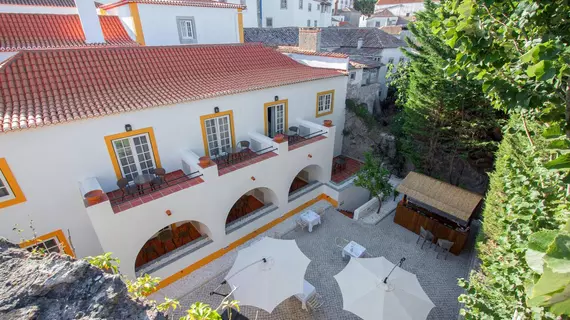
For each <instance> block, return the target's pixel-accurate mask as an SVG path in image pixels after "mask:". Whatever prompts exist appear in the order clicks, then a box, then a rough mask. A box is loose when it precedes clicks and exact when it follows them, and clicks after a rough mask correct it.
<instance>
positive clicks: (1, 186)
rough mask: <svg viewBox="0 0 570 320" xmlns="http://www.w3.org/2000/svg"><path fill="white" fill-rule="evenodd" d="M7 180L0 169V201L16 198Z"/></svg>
mask: <svg viewBox="0 0 570 320" xmlns="http://www.w3.org/2000/svg"><path fill="white" fill-rule="evenodd" d="M7 180H8V179H6V176H5V174H4V173H3V172H2V170H0V202H3V201H7V200H12V199H14V198H16V195H14V191H12V188H10V185H9V184H8V181H7Z"/></svg>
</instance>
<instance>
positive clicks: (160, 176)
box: [150, 168, 168, 190]
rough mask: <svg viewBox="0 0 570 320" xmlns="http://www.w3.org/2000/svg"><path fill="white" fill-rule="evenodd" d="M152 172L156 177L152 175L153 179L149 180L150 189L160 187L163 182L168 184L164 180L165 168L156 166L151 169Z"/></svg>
mask: <svg viewBox="0 0 570 320" xmlns="http://www.w3.org/2000/svg"><path fill="white" fill-rule="evenodd" d="M152 173H153V174H154V175H156V177H154V179H152V181H151V182H150V188H151V189H153V190H154V189H155V188H157V187H160V186H161V185H162V184H163V183H166V184H168V182H167V181H166V170H164V169H163V168H156V169H152Z"/></svg>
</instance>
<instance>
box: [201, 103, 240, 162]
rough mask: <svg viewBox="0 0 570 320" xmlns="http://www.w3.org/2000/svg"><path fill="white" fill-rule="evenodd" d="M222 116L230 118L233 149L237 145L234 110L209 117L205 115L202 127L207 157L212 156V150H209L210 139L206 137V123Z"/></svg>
mask: <svg viewBox="0 0 570 320" xmlns="http://www.w3.org/2000/svg"><path fill="white" fill-rule="evenodd" d="M222 116H230V130H231V132H232V147H233V146H235V145H236V133H235V128H234V112H233V111H232V110H228V111H223V112H218V113H211V114H207V115H203V116H201V117H200V125H201V126H202V140H203V141H204V152H205V153H206V155H207V156H209V155H210V149H209V148H208V139H207V135H206V123H205V122H204V121H206V120H207V119H211V118H217V117H222Z"/></svg>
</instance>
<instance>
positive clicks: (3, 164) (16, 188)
mask: <svg viewBox="0 0 570 320" xmlns="http://www.w3.org/2000/svg"><path fill="white" fill-rule="evenodd" d="M0 174H2V175H3V176H4V179H6V182H7V183H8V185H7V187H8V188H10V190H11V191H12V194H13V195H14V198H12V199H9V200H5V201H2V200H1V199H0V209H2V208H6V207H9V206H13V205H15V204H18V203H22V202H26V196H24V193H23V192H22V189H20V185H19V184H18V181H16V178H15V177H14V174H13V173H12V170H10V167H9V166H8V162H7V161H6V159H5V158H0Z"/></svg>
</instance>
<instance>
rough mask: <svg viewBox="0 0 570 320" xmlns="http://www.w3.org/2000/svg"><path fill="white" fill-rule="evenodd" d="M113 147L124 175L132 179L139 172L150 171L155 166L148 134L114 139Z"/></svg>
mask: <svg viewBox="0 0 570 320" xmlns="http://www.w3.org/2000/svg"><path fill="white" fill-rule="evenodd" d="M113 147H114V148H115V153H116V155H117V160H118V161H119V167H120V168H121V172H122V174H123V177H125V178H127V179H129V180H132V179H134V178H135V177H136V176H138V175H139V174H146V173H150V170H151V169H153V168H154V167H155V160H154V154H153V152H152V146H151V144H150V139H149V137H148V134H146V133H145V134H141V135H137V136H132V137H127V138H123V139H117V140H113Z"/></svg>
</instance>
